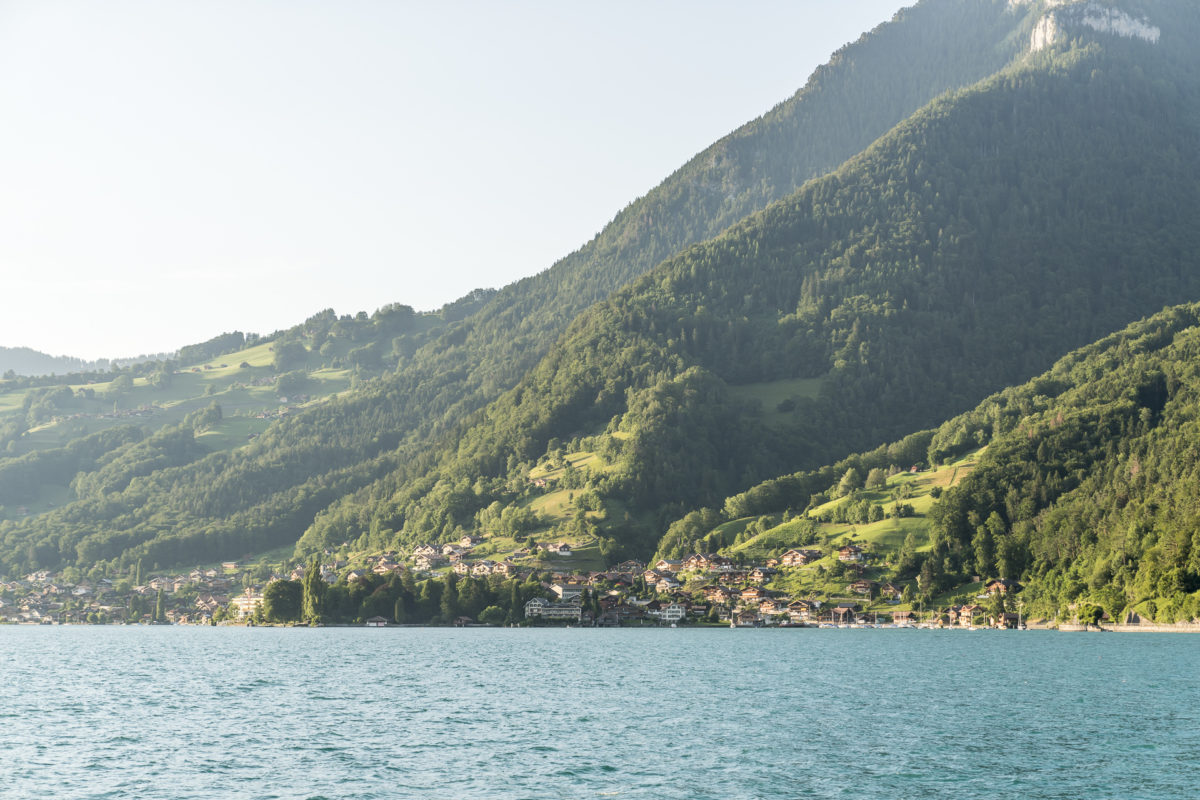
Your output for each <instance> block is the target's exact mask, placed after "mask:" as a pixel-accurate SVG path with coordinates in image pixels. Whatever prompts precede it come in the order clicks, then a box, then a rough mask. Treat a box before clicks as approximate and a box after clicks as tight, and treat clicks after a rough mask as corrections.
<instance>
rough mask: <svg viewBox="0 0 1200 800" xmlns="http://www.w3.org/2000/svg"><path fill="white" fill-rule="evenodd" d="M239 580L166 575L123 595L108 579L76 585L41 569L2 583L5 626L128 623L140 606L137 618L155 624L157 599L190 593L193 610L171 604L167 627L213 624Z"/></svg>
mask: <svg viewBox="0 0 1200 800" xmlns="http://www.w3.org/2000/svg"><path fill="white" fill-rule="evenodd" d="M233 585H234V580H233V578H231V577H230V576H227V575H225V574H224V573H223V572H221V571H218V570H215V569H207V570H204V569H194V570H192V571H191V572H189V573H185V574H178V575H161V576H156V577H153V578H151V579H150V580H148V581H146V582H145V583H143V584H139V585H137V586H133V587H130V588H129V589H128V591H118V589H117V584H116V582H114V581H112V580H109V579H108V578H100V579H98V580H94V581H93V580H82V581H79V582H78V583H71V582H68V581H64V580H62V578H61V576H56V575H54V574H53V573H51V572H49V571H48V570H39V571H36V572H32V573H30V574H28V575H26V576H25V577H24V578H20V579H17V580H12V581H2V582H0V621H3V622H7V623H42V624H48V623H51V622H88V621H94V620H104V621H118V620H122V621H123V620H126V619H128V618H129V616H130V613H131V609H133V608H134V607H135V604H137V601H138V600H139V599H140V600H142V602H141V604H140V605H141V606H142V607H144V608H145V609H146V610H145V611H144V612H143V613H140V614H138V615H137V616H138V617H139V618H142V617H144V618H145V621H150V620H151V619H152V618H153V616H154V614H153V611H155V608H154V605H155V602H156V600H157V598H158V597H159V596H160V595H162V596H165V597H174V596H175V595H177V594H179V593H182V592H185V591H188V597H189V598H190V597H191V594H192V593H194V594H195V595H196V597H195V600H194V601H193V602H192V604H191V605H189V606H186V607H185V606H182V605H181V604H179V603H174V602H172V603H171V604H170V605H169V607H168V608H166V609H165V612H164V617H165V620H164V621H167V622H189V621H198V620H199V619H200V618H201V617H203V618H204V619H206V620H207V619H208V618H210V617H211V615H212V614H214V613H216V611H217V610H218V609H220V608H223V607H225V606H226V605H228V603H229V596H230V591H231V587H233Z"/></svg>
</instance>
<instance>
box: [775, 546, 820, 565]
mask: <svg viewBox="0 0 1200 800" xmlns="http://www.w3.org/2000/svg"><path fill="white" fill-rule="evenodd" d="M818 558H821V551H797V549H792V551H787V552H786V553H784V554H782V555H780V557H779V564H780V566H804V565H805V564H811V563H812V561H816V560H817V559H818Z"/></svg>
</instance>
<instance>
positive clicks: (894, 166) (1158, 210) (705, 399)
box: [302, 4, 1200, 552]
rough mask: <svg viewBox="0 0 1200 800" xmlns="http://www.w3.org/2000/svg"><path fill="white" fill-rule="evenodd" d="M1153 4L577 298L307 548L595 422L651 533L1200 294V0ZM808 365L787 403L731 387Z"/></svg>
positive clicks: (467, 493) (323, 526)
mask: <svg viewBox="0 0 1200 800" xmlns="http://www.w3.org/2000/svg"><path fill="white" fill-rule="evenodd" d="M1162 8H1166V9H1167V10H1165V11H1160V16H1159V17H1156V19H1159V20H1161V21H1162V22H1163V23H1164V26H1163V33H1162V38H1161V40H1160V41H1159V42H1157V43H1150V42H1147V41H1144V40H1140V39H1137V40H1129V39H1124V38H1120V37H1116V36H1112V35H1103V34H1096V35H1094V36H1086V35H1083V34H1082V33H1081V35H1080V36H1079V37H1077V38H1073V39H1069V40H1065V41H1064V42H1063V43H1061V44H1059V45H1057V46H1054V47H1051V48H1048V49H1046V50H1044V51H1042V52H1040V53H1037V54H1035V55H1032V56H1030V57H1029V58H1028V59H1027V60H1026V61H1025V62H1024V63H1022V64H1021V65H1018V66H1017V67H1015V68H1013V69H1011V70H1008V71H1005V72H1003V73H1001V74H1000V75H998V76H996V77H994V78H991V79H989V80H987V81H985V82H982V83H981V84H979V85H977V86H975V87H972V88H971V89H969V90H964V91H961V92H957V93H954V94H952V95H950V96H947V97H945V98H942V99H940V100H938V101H935V102H934V103H932V104H931V105H929V106H928V107H926V108H925V109H923V110H922V111H921V112H920V113H918V114H916V115H914V116H913V117H911V118H910V119H908V120H906V121H905V122H904V123H902V124H901V125H899V126H897V128H896V129H895V130H894V131H892V132H891V133H890V134H889V135H888V136H886V137H884V138H883V139H881V140H880V141H879V142H877V143H876V144H875V145H873V146H872V147H871V148H870V149H869V150H868V151H866V152H865V153H864V154H863V155H861V156H859V157H857V158H855V159H853V160H851V161H850V162H849V163H847V164H846V165H845V166H844V167H842V168H840V169H839V170H837V171H836V172H834V173H833V174H831V175H829V176H827V177H825V178H822V179H819V180H816V181H813V182H811V183H809V184H807V185H806V186H805V187H804V188H803V189H801V190H800V191H799V192H798V193H796V194H795V195H794V196H792V197H790V198H788V199H787V200H785V201H782V202H780V203H777V204H775V205H773V206H772V207H770V208H768V209H767V210H766V211H764V212H763V213H761V214H758V215H755V216H754V217H752V218H750V219H749V220H748V221H746V222H744V223H741V224H739V225H737V226H735V227H734V228H733V229H731V230H730V231H729V232H727V233H726V234H724V235H722V236H720V237H718V238H716V239H714V240H712V241H710V242H707V243H704V244H701V245H698V246H695V247H693V248H690V249H689V250H687V251H685V252H684V253H682V254H681V255H680V256H677V257H675V258H673V259H670V260H668V261H667V262H665V263H664V264H663V265H661V266H660V267H658V268H656V269H655V270H654V271H653V272H651V273H650V274H649V275H647V276H646V277H644V278H642V279H640V280H638V281H636V282H635V283H634V284H632V285H631V286H630V287H628V288H626V289H624V290H622V291H621V292H618V293H617V294H615V295H614V296H613V297H611V298H610V299H609V300H607V301H605V302H603V303H600V304H598V305H597V306H596V307H594V308H593V309H591V310H590V311H589V312H588V313H586V314H584V315H583V316H581V317H580V318H579V319H578V320H577V321H576V322H575V323H574V324H573V325H572V327H571V329H570V330H569V332H568V333H567V335H566V336H565V337H564V338H563V339H562V340H561V341H560V342H559V343H558V344H557V345H556V346H555V347H554V348H553V349H552V350H551V352H550V353H549V354H548V356H547V357H546V358H545V359H544V360H543V361H542V362H541V363H540V364H539V365H538V366H537V367H536V368H535V369H534V370H533V371H532V372H531V373H530V374H529V376H528V377H527V378H525V379H524V380H523V381H522V382H521V384H520V385H519V386H518V387H517V388H516V389H515V390H513V391H512V392H510V393H508V394H506V395H505V396H504V397H503V398H501V399H500V400H499V401H498V402H497V403H495V404H493V405H492V406H491V407H489V409H488V410H487V413H486V416H485V418H484V419H483V420H481V421H480V422H479V424H477V425H476V426H475V427H474V428H473V429H471V430H469V431H467V432H466V433H465V434H464V435H463V436H462V437H461V438H458V439H456V440H455V442H454V444H453V446H452V447H450V448H447V449H445V450H443V451H442V453H441V454H440V455H436V454H435V455H434V456H433V457H436V458H437V459H438V461H439V464H438V466H437V467H436V468H435V469H432V470H428V469H424V468H423V467H422V466H421V465H416V466H414V465H406V466H405V468H404V469H401V470H398V471H397V472H396V473H394V474H393V475H392V476H391V477H389V478H388V479H386V480H384V481H381V482H379V483H377V484H375V485H374V486H372V487H371V488H370V490H368V491H364V492H362V493H359V494H356V495H354V496H353V497H352V498H351V499H349V500H348V501H346V502H344V503H342V504H339V506H338V507H336V508H335V509H333V510H332V511H331V512H330V513H326V514H323V515H322V516H321V517H320V518H319V519H318V520H317V522H316V524H315V525H314V526H313V528H312V529H310V531H309V532H308V534H306V538H305V539H304V540H303V541H302V548H315V547H319V546H322V545H323V544H325V543H327V542H329V541H333V540H340V539H343V538H345V537H346V535H347V534H348V533H357V532H367V533H369V535H370V536H371V537H373V540H374V541H375V542H376V543H377V544H379V545H385V544H395V543H399V544H402V545H403V544H406V543H412V542H415V541H418V540H421V539H425V538H437V537H442V536H449V535H451V534H453V533H454V532H456V531H458V530H459V529H460V528H462V529H469V528H470V527H471V525H472V515H473V514H474V513H475V511H476V510H477V509H478V508H479V507H482V506H484V505H488V504H490V503H492V502H501V503H510V502H520V498H521V493H522V491H525V489H523V487H522V484H521V476H522V475H523V474H524V472H525V471H526V470H527V465H528V464H529V463H531V462H532V461H534V460H536V459H537V458H539V457H540V456H541V455H542V454H543V453H545V452H547V450H548V449H550V448H552V447H553V446H554V444H553V443H554V442H555V441H556V440H557V441H560V442H566V441H567V440H571V439H581V440H582V441H580V442H578V444H579V447H580V448H581V449H585V450H592V451H596V452H599V453H601V454H603V455H604V456H605V457H606V458H607V459H608V460H609V461H610V462H611V464H612V465H613V468H611V469H607V470H605V471H603V472H596V473H591V474H589V475H587V476H586V477H585V479H584V481H583V485H584V486H585V487H586V488H588V489H589V490H594V491H596V492H597V493H599V494H600V495H601V496H602V497H606V498H621V499H622V500H624V501H626V502H627V503H628V504H629V506H630V508H631V510H632V511H633V514H632V517H631V519H630V520H628V521H626V523H625V524H618V525H614V526H612V527H610V528H608V529H606V530H605V532H604V535H606V536H609V537H611V538H613V539H615V540H617V541H619V542H624V543H625V544H627V545H629V546H631V547H633V548H635V549H641V548H643V547H645V545H646V543H647V536H654V531H653V528H654V527H655V526H656V524H657V525H661V524H662V521H663V520H665V518H666V517H667V516H668V515H670V514H671V512H672V510H673V509H677V508H679V507H680V506H683V507H687V506H696V505H706V504H711V503H713V502H715V501H717V500H719V498H721V497H723V496H725V495H727V494H730V493H731V492H732V491H736V490H737V489H738V488H740V487H744V486H748V485H750V484H752V483H753V482H755V481H756V480H760V479H761V478H763V477H765V476H767V475H771V474H778V473H780V472H782V471H784V470H787V469H795V468H798V467H805V466H810V467H811V466H815V465H817V464H820V463H827V462H829V461H831V460H832V459H834V458H837V457H838V456H840V455H842V454H845V453H847V452H852V451H854V450H857V449H862V448H864V447H869V446H872V445H873V444H875V443H877V442H880V441H886V440H888V439H891V438H894V437H896V436H899V435H901V434H903V433H904V432H905V431H906V430H912V429H914V428H920V427H924V426H928V425H931V424H936V423H937V422H938V421H939V420H941V419H945V418H946V417H948V416H950V415H952V414H954V413H957V412H960V411H962V410H963V409H965V408H968V407H970V406H971V405H973V404H974V403H976V402H978V401H979V399H980V398H982V397H984V396H985V395H987V394H988V393H989V392H992V391H995V390H997V389H999V388H1001V387H1002V386H1004V385H1006V384H1009V383H1016V382H1020V381H1023V380H1025V379H1027V378H1028V377H1029V376H1031V375H1034V374H1036V373H1037V372H1038V371H1040V370H1043V369H1045V368H1047V367H1048V366H1049V365H1050V364H1052V363H1053V362H1054V360H1055V359H1056V358H1058V357H1059V356H1060V355H1061V354H1062V352H1063V351H1064V350H1065V349H1067V348H1069V347H1072V346H1078V345H1081V344H1083V343H1084V342H1086V341H1089V340H1091V339H1094V338H1096V337H1097V336H1100V335H1102V334H1103V333H1104V332H1105V331H1107V330H1111V329H1113V328H1116V327H1119V326H1120V325H1124V324H1126V323H1127V322H1128V321H1129V320H1131V319H1136V318H1138V317H1139V316H1142V315H1144V314H1146V313H1149V312H1151V311H1153V310H1154V309H1156V308H1161V307H1162V305H1163V304H1164V303H1168V302H1172V301H1176V300H1178V299H1180V298H1189V297H1198V296H1200V270H1197V269H1196V266H1197V264H1196V255H1195V254H1196V253H1197V252H1200V250H1197V246H1200V231H1198V230H1197V229H1196V227H1195V225H1194V220H1195V219H1197V218H1198V216H1197V215H1198V214H1200V183H1198V182H1197V178H1200V174H1198V169H1200V168H1198V166H1197V164H1198V163H1200V161H1198V157H1200V127H1198V125H1197V119H1198V115H1197V109H1200V101H1198V99H1197V82H1196V71H1195V66H1196V62H1195V56H1194V54H1193V52H1192V50H1191V47H1190V42H1191V41H1192V38H1191V37H1192V36H1193V34H1195V33H1196V29H1197V21H1198V20H1197V16H1198V15H1197V13H1196V11H1195V10H1194V9H1192V8H1190V7H1185V6H1182V5H1178V6H1174V7H1171V8H1167V6H1166V5H1165V4H1164V6H1163V7H1162ZM1167 11H1172V12H1174V13H1173V14H1168V13H1167ZM1168 20H1169V22H1170V23H1171V24H1170V26H1167V25H1166V24H1165V23H1166V22H1167V21H1168ZM1084 33H1086V32H1084ZM816 378H821V381H820V387H821V388H820V390H819V395H818V397H817V398H816V399H813V398H812V397H805V396H803V393H801V392H797V395H796V397H794V398H792V397H789V398H787V400H788V401H790V403H789V404H785V405H783V406H782V407H783V408H785V409H789V410H787V411H786V413H787V414H789V415H790V424H781V420H780V419H779V415H780V414H781V413H784V412H781V411H780V408H781V406H780V405H778V404H777V406H776V408H775V409H773V410H772V409H763V408H762V407H761V406H760V405H759V406H756V405H754V404H747V403H746V402H745V401H744V399H743V397H742V396H739V394H738V393H736V392H734V391H732V390H731V388H730V387H731V386H737V385H744V384H761V383H763V382H771V381H786V380H794V379H816ZM769 411H774V412H775V413H774V414H773V415H771V416H770V417H768V414H767V412H769ZM617 434H620V435H617ZM571 449H574V448H571ZM427 455H428V454H427ZM655 538H656V537H655ZM642 552H644V550H643V551H642Z"/></svg>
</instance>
